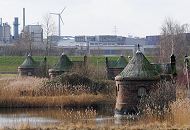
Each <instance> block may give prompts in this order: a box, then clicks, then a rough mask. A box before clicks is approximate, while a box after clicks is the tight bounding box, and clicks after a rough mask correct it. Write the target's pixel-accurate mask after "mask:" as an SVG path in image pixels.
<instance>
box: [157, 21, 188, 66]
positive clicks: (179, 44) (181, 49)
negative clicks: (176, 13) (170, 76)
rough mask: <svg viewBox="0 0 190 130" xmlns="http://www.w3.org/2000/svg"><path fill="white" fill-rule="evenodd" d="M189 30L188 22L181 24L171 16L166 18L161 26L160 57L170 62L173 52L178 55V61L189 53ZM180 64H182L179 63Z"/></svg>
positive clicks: (163, 60)
mask: <svg viewBox="0 0 190 130" xmlns="http://www.w3.org/2000/svg"><path fill="white" fill-rule="evenodd" d="M187 32H189V25H188V24H182V25H181V24H179V23H178V22H176V21H174V20H173V19H171V18H166V19H165V22H164V24H163V25H162V27H161V40H160V58H161V60H162V62H168V61H169V58H168V57H170V56H171V54H175V55H176V56H177V59H178V62H177V63H180V62H179V61H180V60H182V58H183V57H184V56H185V54H186V53H187V40H186V33H187ZM178 66H180V64H178Z"/></svg>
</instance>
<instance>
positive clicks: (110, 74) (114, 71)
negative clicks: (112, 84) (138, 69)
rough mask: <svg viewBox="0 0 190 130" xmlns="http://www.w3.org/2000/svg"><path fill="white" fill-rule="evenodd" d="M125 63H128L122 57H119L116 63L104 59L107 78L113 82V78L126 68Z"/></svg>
mask: <svg viewBox="0 0 190 130" xmlns="http://www.w3.org/2000/svg"><path fill="white" fill-rule="evenodd" d="M127 63H128V62H127V60H126V58H125V57H124V56H120V57H119V58H118V59H117V60H116V61H114V60H109V58H108V57H106V70H107V78H108V79H110V80H114V78H115V76H117V75H118V74H119V73H121V71H122V70H123V69H124V68H125V67H126V65H127Z"/></svg>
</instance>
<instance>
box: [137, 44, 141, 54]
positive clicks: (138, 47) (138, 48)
mask: <svg viewBox="0 0 190 130" xmlns="http://www.w3.org/2000/svg"><path fill="white" fill-rule="evenodd" d="M140 51H141V50H140V45H139V44H138V45H137V52H140Z"/></svg>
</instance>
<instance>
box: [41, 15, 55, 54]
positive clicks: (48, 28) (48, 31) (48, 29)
mask: <svg viewBox="0 0 190 130" xmlns="http://www.w3.org/2000/svg"><path fill="white" fill-rule="evenodd" d="M43 23H44V24H43V30H44V35H45V37H46V41H45V44H46V55H49V51H50V50H51V43H50V38H49V37H50V36H52V35H53V34H54V32H55V29H56V28H55V22H54V21H53V19H52V17H51V15H50V14H46V15H45V16H44V18H43Z"/></svg>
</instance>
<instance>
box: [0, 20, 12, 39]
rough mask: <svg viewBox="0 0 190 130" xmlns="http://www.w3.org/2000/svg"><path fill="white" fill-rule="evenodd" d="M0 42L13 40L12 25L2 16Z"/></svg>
mask: <svg viewBox="0 0 190 130" xmlns="http://www.w3.org/2000/svg"><path fill="white" fill-rule="evenodd" d="M0 42H1V43H10V42H11V26H10V25H9V24H8V23H3V22H2V18H0Z"/></svg>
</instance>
